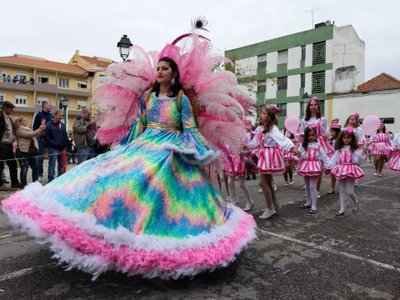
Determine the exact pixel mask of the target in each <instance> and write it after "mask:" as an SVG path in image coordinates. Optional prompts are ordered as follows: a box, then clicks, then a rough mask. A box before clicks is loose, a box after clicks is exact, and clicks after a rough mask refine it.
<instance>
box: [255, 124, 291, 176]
mask: <svg viewBox="0 0 400 300" xmlns="http://www.w3.org/2000/svg"><path fill="white" fill-rule="evenodd" d="M293 147H294V144H293V143H292V141H291V140H290V139H288V138H287V137H285V136H284V135H283V134H282V133H281V132H280V131H279V129H278V127H277V126H273V127H272V128H271V130H270V131H269V132H266V133H263V132H259V133H258V134H257V135H256V136H255V137H254V138H253V140H252V141H251V143H250V144H249V145H248V149H249V150H252V149H257V148H258V164H257V167H258V170H259V172H260V173H262V174H274V173H282V172H284V171H285V160H284V158H283V154H282V150H281V148H282V149H285V150H287V151H289V150H290V149H292V148H293Z"/></svg>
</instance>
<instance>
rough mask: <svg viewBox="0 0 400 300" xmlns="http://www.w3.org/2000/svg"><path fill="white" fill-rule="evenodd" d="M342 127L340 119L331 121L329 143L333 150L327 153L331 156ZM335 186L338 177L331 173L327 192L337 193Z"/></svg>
mask: <svg viewBox="0 0 400 300" xmlns="http://www.w3.org/2000/svg"><path fill="white" fill-rule="evenodd" d="M341 129H342V126H340V124H339V119H338V118H334V119H333V120H332V123H331V128H330V129H329V134H330V138H329V143H330V144H331V147H332V149H333V151H332V152H330V153H327V155H328V157H329V158H332V156H333V155H334V154H335V146H336V140H337V138H338V136H339V133H340V131H341ZM335 186H336V177H334V176H332V174H331V189H330V190H329V191H328V192H327V194H334V193H335Z"/></svg>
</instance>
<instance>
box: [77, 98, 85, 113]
mask: <svg viewBox="0 0 400 300" xmlns="http://www.w3.org/2000/svg"><path fill="white" fill-rule="evenodd" d="M76 103H77V104H76V108H77V110H78V111H81V110H82V109H84V108H86V107H87V101H86V100H78V101H77V102H76Z"/></svg>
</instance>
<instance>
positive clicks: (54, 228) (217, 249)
mask: <svg viewBox="0 0 400 300" xmlns="http://www.w3.org/2000/svg"><path fill="white" fill-rule="evenodd" d="M2 208H3V210H4V211H5V212H6V213H7V214H8V215H9V217H10V219H11V220H12V221H13V224H15V223H17V224H18V225H19V226H21V227H22V228H23V229H25V230H26V227H27V226H25V228H24V226H23V225H24V224H23V223H24V222H23V221H22V222H21V221H20V218H21V217H23V218H26V219H29V220H31V221H33V222H34V223H35V224H36V225H37V226H38V228H39V229H40V230H41V231H42V232H41V233H40V234H37V235H38V236H36V237H37V238H39V239H41V240H43V237H44V239H45V240H46V241H51V243H52V244H53V246H58V245H57V244H58V239H47V238H49V237H51V236H55V237H58V238H59V243H60V246H61V244H66V245H67V246H68V247H70V248H71V250H72V253H74V254H76V255H77V256H79V255H87V256H97V257H100V258H101V260H102V262H101V266H98V267H99V269H101V268H102V269H103V270H104V265H108V267H107V268H106V269H105V270H107V269H109V270H111V269H114V270H117V271H121V272H125V273H130V274H141V275H143V276H145V277H155V276H159V277H162V278H164V279H166V278H171V277H172V278H174V279H176V278H177V277H179V276H194V275H196V274H197V273H200V272H203V271H206V270H211V271H212V270H214V269H216V268H218V267H223V266H227V265H228V264H229V263H230V262H231V261H233V260H234V259H235V255H236V254H238V253H239V252H241V251H242V250H243V248H245V247H246V246H247V244H248V243H250V242H251V241H253V240H254V238H255V227H256V224H255V222H254V219H253V217H252V216H251V215H248V214H246V213H244V212H243V213H242V214H241V215H240V220H239V221H238V226H237V227H236V228H235V229H234V233H233V234H232V235H231V236H229V237H224V238H222V239H220V240H216V241H215V243H211V244H209V245H207V246H204V247H201V248H189V247H188V248H187V249H179V250H175V251H169V252H166V251H154V250H146V249H133V248H130V247H128V246H120V247H118V248H117V247H114V245H112V244H108V243H107V242H106V241H105V240H103V239H101V238H99V237H93V236H90V235H89V234H87V233H86V232H85V231H83V230H82V229H81V228H79V227H78V226H77V225H75V224H74V223H72V222H71V221H68V220H65V219H60V218H59V217H58V216H57V215H55V214H51V213H47V212H43V211H41V210H40V209H39V208H38V207H36V206H34V205H32V204H30V203H29V202H27V201H25V200H24V199H21V197H20V195H19V193H16V194H14V195H12V196H11V197H9V198H8V199H7V200H5V201H4V202H3V207H2ZM13 216H16V217H15V218H13ZM18 217H19V218H18ZM26 231H27V230H26ZM28 233H30V234H33V231H30V230H29V231H28ZM55 240H56V242H54V241H55ZM53 249H57V247H53ZM57 254H58V256H59V257H60V260H61V261H63V262H67V263H68V261H69V260H70V259H71V258H65V257H62V254H61V253H57ZM83 264H84V262H82V265H78V266H77V265H76V264H74V267H78V268H79V269H82V270H84V271H85V266H84V265H83ZM95 268H96V267H95ZM93 269H94V268H91V272H93ZM86 271H87V270H86ZM176 274H179V276H176ZM97 275H98V274H97ZM97 275H96V276H95V277H97Z"/></svg>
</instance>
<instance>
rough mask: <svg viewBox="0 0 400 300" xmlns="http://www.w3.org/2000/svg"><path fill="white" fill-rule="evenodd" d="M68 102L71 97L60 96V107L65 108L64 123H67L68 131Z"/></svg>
mask: <svg viewBox="0 0 400 300" xmlns="http://www.w3.org/2000/svg"><path fill="white" fill-rule="evenodd" d="M68 102H69V99H68V97H67V96H62V97H61V98H60V102H59V106H58V108H59V109H63V110H64V123H65V128H66V129H67V132H68Z"/></svg>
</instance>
